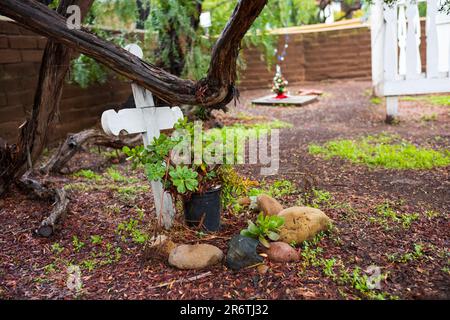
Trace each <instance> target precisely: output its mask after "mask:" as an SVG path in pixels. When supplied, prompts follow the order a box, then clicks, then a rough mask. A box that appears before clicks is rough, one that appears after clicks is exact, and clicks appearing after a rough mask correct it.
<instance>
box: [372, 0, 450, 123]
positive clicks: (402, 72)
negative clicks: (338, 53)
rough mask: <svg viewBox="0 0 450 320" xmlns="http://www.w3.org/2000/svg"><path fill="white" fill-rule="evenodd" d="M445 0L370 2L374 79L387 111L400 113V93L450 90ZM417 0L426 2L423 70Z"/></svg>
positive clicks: (449, 25)
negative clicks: (443, 8)
mask: <svg viewBox="0 0 450 320" xmlns="http://www.w3.org/2000/svg"><path fill="white" fill-rule="evenodd" d="M440 1H444V0H419V1H418V0H399V1H397V2H396V3H395V4H393V5H387V4H384V3H383V1H382V0H374V3H373V5H372V7H371V18H370V20H371V39H372V82H373V86H374V92H375V94H376V95H377V96H385V97H386V108H387V115H388V116H389V117H395V116H396V115H397V113H398V96H401V95H414V94H430V93H444V92H450V70H449V67H450V16H449V15H446V14H444V13H441V12H439V11H438V8H439V5H440ZM418 2H426V6H427V15H426V18H425V19H426V24H425V25H426V66H425V68H424V69H425V72H422V69H423V68H422V63H421V54H420V52H421V51H420V46H421V45H424V44H423V43H421V24H420V17H419V10H418Z"/></svg>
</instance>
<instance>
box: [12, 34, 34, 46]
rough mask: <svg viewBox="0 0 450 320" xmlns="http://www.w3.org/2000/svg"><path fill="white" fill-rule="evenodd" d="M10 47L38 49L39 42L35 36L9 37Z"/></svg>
mask: <svg viewBox="0 0 450 320" xmlns="http://www.w3.org/2000/svg"><path fill="white" fill-rule="evenodd" d="M9 47H10V48H12V49H36V48H37V41H36V37H35V36H17V37H9Z"/></svg>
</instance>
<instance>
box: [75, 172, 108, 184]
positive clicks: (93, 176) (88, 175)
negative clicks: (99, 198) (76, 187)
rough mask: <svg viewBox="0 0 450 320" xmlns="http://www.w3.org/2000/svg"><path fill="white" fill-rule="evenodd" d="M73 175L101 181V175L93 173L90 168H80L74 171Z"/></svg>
mask: <svg viewBox="0 0 450 320" xmlns="http://www.w3.org/2000/svg"><path fill="white" fill-rule="evenodd" d="M74 177H81V178H85V179H88V180H94V181H97V182H98V181H101V180H102V176H101V175H99V174H97V173H95V172H94V171H92V170H84V169H83V170H80V171H78V172H76V173H74Z"/></svg>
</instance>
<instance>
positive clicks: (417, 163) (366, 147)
mask: <svg viewBox="0 0 450 320" xmlns="http://www.w3.org/2000/svg"><path fill="white" fill-rule="evenodd" d="M309 153H311V154H314V155H322V156H324V157H325V158H326V159H331V158H333V157H340V158H343V159H347V160H349V161H351V162H353V163H359V164H365V165H367V166H369V167H384V168H388V169H432V168H434V167H445V166H448V165H450V152H449V151H447V150H444V151H437V150H434V149H429V148H420V147H417V146H415V145H414V144H412V143H409V142H407V141H405V140H403V139H400V138H398V137H397V136H392V135H387V134H381V135H377V136H367V137H363V138H360V139H357V140H347V139H343V140H332V141H328V142H327V143H325V144H324V145H322V146H321V145H316V144H311V145H309Z"/></svg>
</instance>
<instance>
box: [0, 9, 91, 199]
mask: <svg viewBox="0 0 450 320" xmlns="http://www.w3.org/2000/svg"><path fill="white" fill-rule="evenodd" d="M17 2H19V1H17ZM92 2H93V0H61V2H60V4H59V6H58V9H57V12H53V11H51V10H50V9H48V8H47V7H45V6H44V5H42V4H40V3H37V2H36V4H37V5H39V6H42V7H44V8H45V9H46V10H49V11H50V12H52V13H53V14H55V15H57V16H59V14H62V15H64V14H65V13H66V10H67V8H68V7H69V6H70V5H78V6H80V9H81V11H82V15H84V14H86V13H87V11H88V10H89V8H90V6H91V4H92ZM2 3H3V2H2ZM59 17H60V18H61V19H62V16H59ZM72 53H73V51H72V50H71V49H69V48H66V47H65V46H64V45H62V44H59V43H57V42H53V41H48V43H47V45H46V47H45V50H44V55H43V60H42V63H41V68H40V72H39V81H38V85H37V89H36V93H35V96H34V103H33V108H32V113H31V118H30V119H29V120H28V121H26V122H25V124H23V125H22V126H21V131H20V135H19V139H18V143H17V145H8V144H6V143H1V145H0V170H1V171H0V195H2V194H3V193H4V192H5V190H6V189H7V188H8V186H9V185H10V184H11V183H12V182H14V181H16V180H17V179H18V178H20V177H21V176H22V175H23V174H24V173H25V172H26V171H27V170H29V169H31V168H32V167H33V163H34V161H35V160H36V159H37V158H38V157H39V156H40V155H41V153H42V150H43V148H44V146H45V143H46V139H47V133H48V128H49V126H50V124H51V123H52V122H53V120H54V117H55V115H56V114H57V111H58V107H59V104H60V101H61V95H62V88H63V85H64V79H65V76H66V73H67V71H68V70H69V65H70V59H71V55H72Z"/></svg>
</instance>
